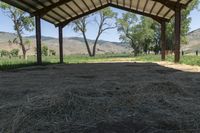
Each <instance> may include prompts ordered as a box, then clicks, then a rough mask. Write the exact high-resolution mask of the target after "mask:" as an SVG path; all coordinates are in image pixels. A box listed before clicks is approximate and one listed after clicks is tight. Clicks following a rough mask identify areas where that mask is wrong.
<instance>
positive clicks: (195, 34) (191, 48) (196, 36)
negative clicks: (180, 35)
mask: <svg viewBox="0 0 200 133" xmlns="http://www.w3.org/2000/svg"><path fill="white" fill-rule="evenodd" d="M187 36H188V39H189V43H188V44H187V45H183V46H182V48H181V50H183V51H185V52H187V53H194V52H195V51H197V50H199V51H200V28H199V29H196V30H194V31H191V32H189V33H188V35H187Z"/></svg>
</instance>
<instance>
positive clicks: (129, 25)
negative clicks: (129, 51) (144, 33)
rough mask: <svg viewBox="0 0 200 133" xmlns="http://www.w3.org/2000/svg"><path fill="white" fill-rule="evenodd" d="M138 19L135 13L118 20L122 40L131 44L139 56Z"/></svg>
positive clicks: (125, 14) (123, 15)
mask: <svg viewBox="0 0 200 133" xmlns="http://www.w3.org/2000/svg"><path fill="white" fill-rule="evenodd" d="M137 23H138V17H137V16H136V15H135V14H133V13H129V12H128V13H123V14H122V17H121V18H118V19H117V26H118V31H119V33H120V40H121V41H123V42H125V43H129V44H130V45H131V47H132V48H133V50H134V55H135V56H137V55H138V53H139V51H140V46H139V45H140V44H139V39H140V34H141V33H140V32H139V26H137Z"/></svg>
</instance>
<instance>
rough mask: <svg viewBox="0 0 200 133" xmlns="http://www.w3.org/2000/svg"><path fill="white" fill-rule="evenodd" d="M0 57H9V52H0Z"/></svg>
mask: <svg viewBox="0 0 200 133" xmlns="http://www.w3.org/2000/svg"><path fill="white" fill-rule="evenodd" d="M0 53H1V57H4V56H9V55H10V52H8V51H7V50H1V52H0Z"/></svg>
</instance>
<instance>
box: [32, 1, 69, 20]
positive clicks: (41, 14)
mask: <svg viewBox="0 0 200 133" xmlns="http://www.w3.org/2000/svg"><path fill="white" fill-rule="evenodd" d="M70 1H72V0H59V2H56V3H54V4H51V5H50V6H47V7H44V8H42V9H40V10H37V11H36V12H34V13H31V16H36V15H40V16H41V17H42V16H44V15H45V14H47V13H48V12H49V11H51V10H53V9H54V8H56V7H59V6H61V5H63V4H65V3H68V2H70Z"/></svg>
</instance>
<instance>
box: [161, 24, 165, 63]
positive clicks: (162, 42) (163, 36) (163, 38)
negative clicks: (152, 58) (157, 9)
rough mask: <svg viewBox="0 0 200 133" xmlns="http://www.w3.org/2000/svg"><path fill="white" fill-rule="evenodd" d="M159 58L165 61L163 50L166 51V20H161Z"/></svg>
mask: <svg viewBox="0 0 200 133" xmlns="http://www.w3.org/2000/svg"><path fill="white" fill-rule="evenodd" d="M161 47H162V51H161V54H162V55H161V60H162V61H165V51H166V22H165V21H162V22H161Z"/></svg>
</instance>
